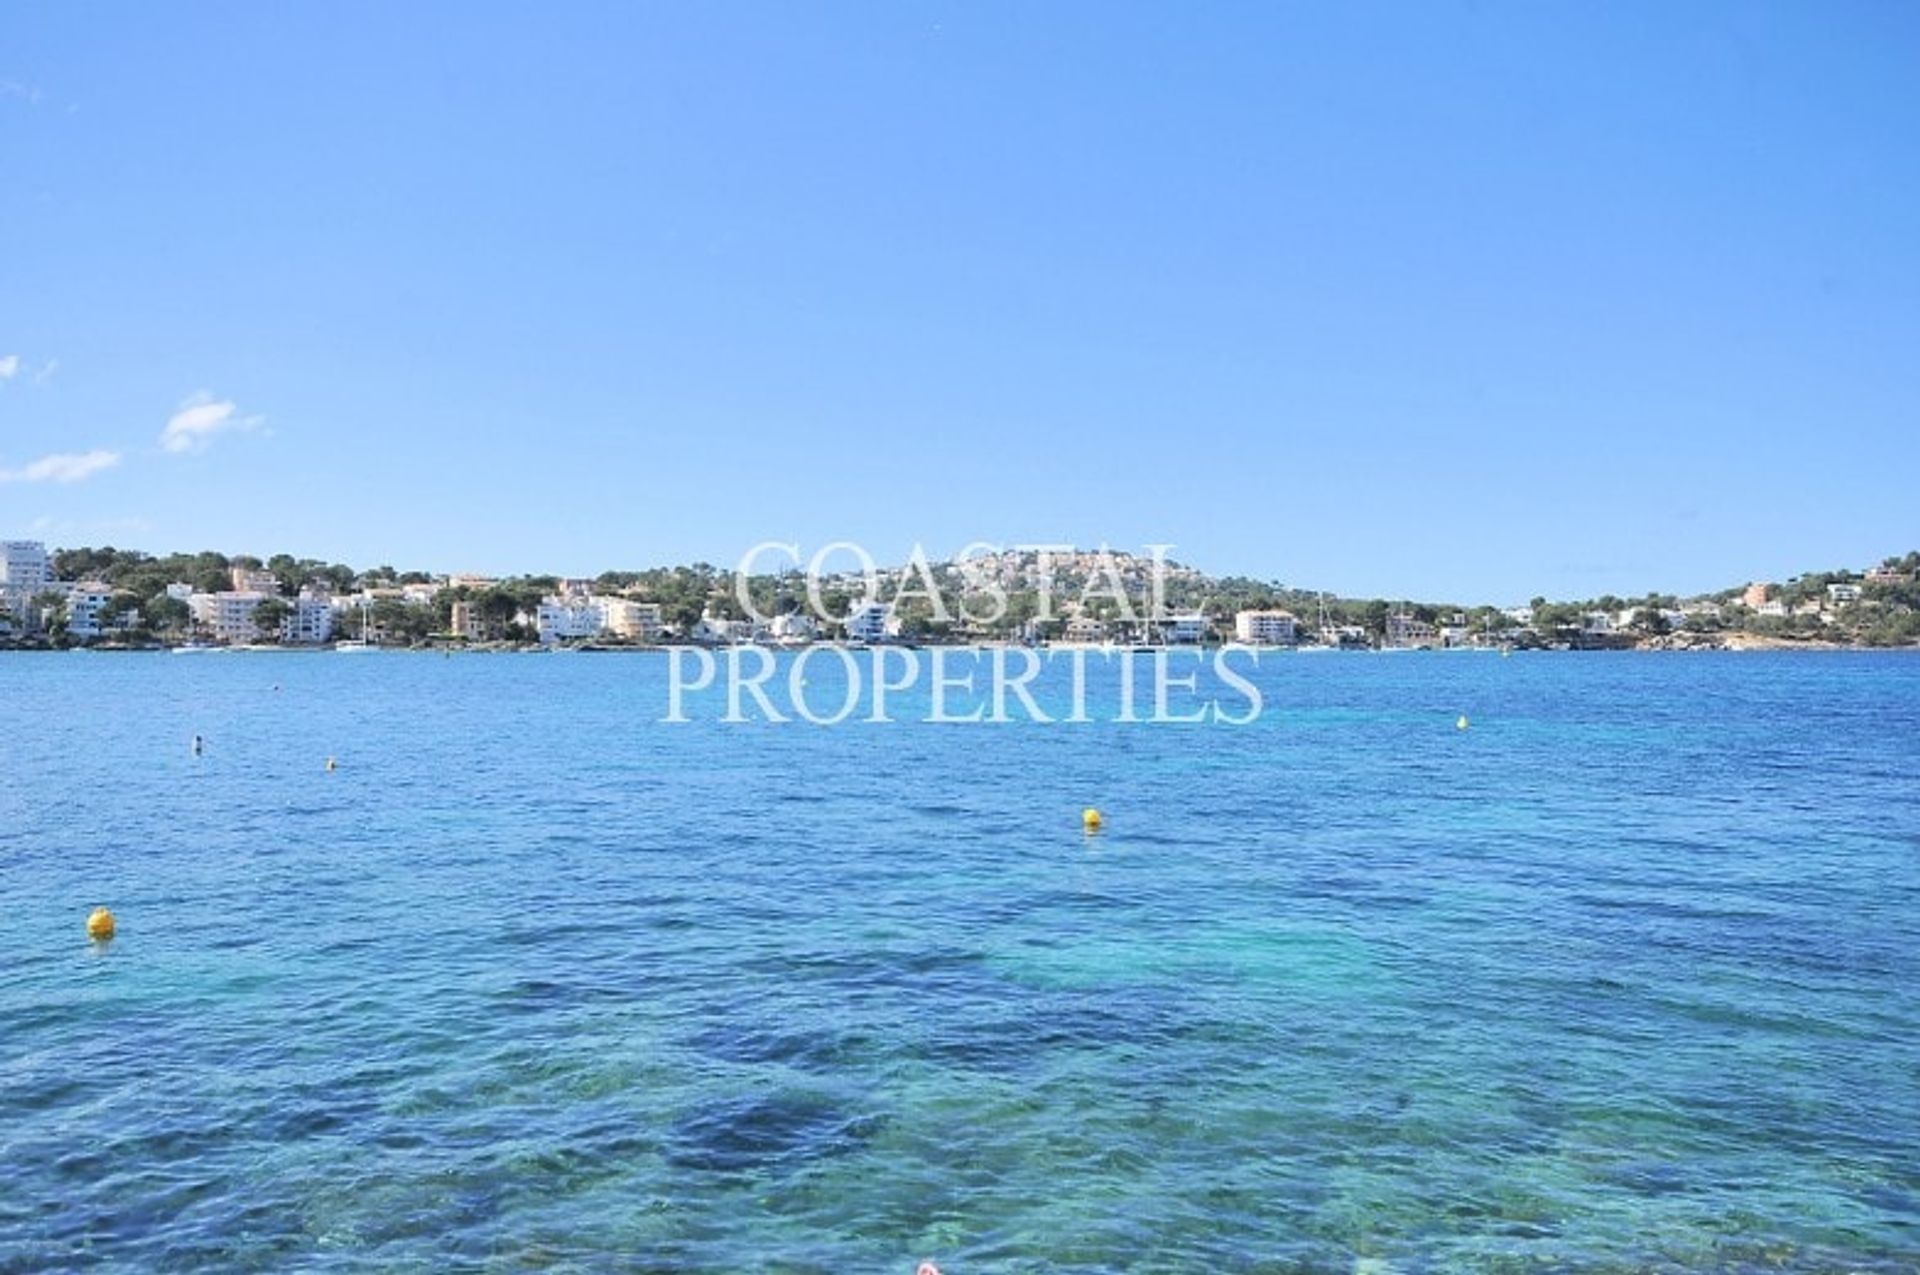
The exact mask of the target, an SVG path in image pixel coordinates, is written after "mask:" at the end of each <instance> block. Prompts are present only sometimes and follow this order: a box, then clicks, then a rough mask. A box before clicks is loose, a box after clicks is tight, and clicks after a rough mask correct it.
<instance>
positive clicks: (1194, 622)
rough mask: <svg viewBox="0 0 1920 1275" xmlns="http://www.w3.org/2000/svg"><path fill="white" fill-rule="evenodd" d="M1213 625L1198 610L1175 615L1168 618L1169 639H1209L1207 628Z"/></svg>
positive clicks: (1174, 640) (1197, 640) (1188, 640)
mask: <svg viewBox="0 0 1920 1275" xmlns="http://www.w3.org/2000/svg"><path fill="white" fill-rule="evenodd" d="M1211 627H1212V626H1211V625H1209V624H1208V623H1207V617H1206V616H1204V615H1202V614H1200V613H1199V612H1198V611H1190V612H1187V613H1186V614H1184V615H1175V616H1172V617H1169V618H1168V620H1167V641H1169V642H1183V643H1184V642H1204V641H1206V640H1207V630H1208V629H1209V628H1211Z"/></svg>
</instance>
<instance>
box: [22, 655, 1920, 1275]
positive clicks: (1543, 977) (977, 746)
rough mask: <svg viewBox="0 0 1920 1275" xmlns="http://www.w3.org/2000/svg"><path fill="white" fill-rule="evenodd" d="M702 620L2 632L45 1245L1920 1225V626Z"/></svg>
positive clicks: (347, 1246)
mask: <svg viewBox="0 0 1920 1275" xmlns="http://www.w3.org/2000/svg"><path fill="white" fill-rule="evenodd" d="M666 671H667V661H666V659H665V658H664V657H662V656H659V655H625V656H620V655H579V654H576V655H565V656H535V655H517V656H507V655H498V656H486V655H462V656H458V657H455V658H441V657H439V656H407V655H397V654H375V655H362V656H358V657H355V658H343V657H341V656H338V655H332V654H310V655H297V654H282V655H272V654H243V653H229V654H206V655H195V656H188V657H180V656H169V655H148V656H142V655H105V654H69V655H44V656H32V655H14V656H0V1269H5V1270H10V1271H11V1270H22V1271H27V1270H42V1269H70V1268H74V1267H82V1266H86V1265H90V1264H93V1263H103V1264H111V1265H116V1266H124V1267H142V1268H171V1269H181V1270H186V1269H236V1270H264V1269H272V1268H287V1267H300V1268H306V1269H316V1268H318V1269H325V1268H356V1269H365V1268H382V1269H388V1268H418V1269H450V1270H451V1269H461V1270H521V1269H553V1270H599V1269H621V1270H632V1271H754V1270H769V1271H772V1270H779V1271H837V1272H854V1271H900V1272H907V1271H910V1270H911V1269H912V1266H913V1263H914V1262H915V1261H917V1260H918V1259H920V1258H923V1257H932V1258H935V1259H937V1260H938V1261H939V1262H940V1263H941V1265H942V1266H943V1268H944V1269H945V1270H946V1271H947V1272H948V1275H967V1273H968V1272H986V1271H993V1272H999V1271H1022V1270H1024V1271H1043V1270H1045V1271H1068V1270H1073V1271H1096V1270H1111V1271H1207V1272H1219V1271H1278V1270H1293V1269H1303V1270H1321V1269H1324V1270H1334V1271H1354V1270H1360V1271H1375V1272H1384V1271H1426V1270H1461V1271H1484V1270H1499V1269H1514V1270H1523V1269H1535V1268H1539V1267H1549V1268H1561V1269H1578V1270H1584V1269H1647V1268H1652V1269H1688V1270H1695V1269H1706V1270H1713V1269H1725V1270H1742V1269H1767V1270H1772V1269H1783V1268H1784V1269H1789V1270H1792V1269H1802V1270H1824V1269H1835V1268H1841V1269H1854V1270H1870V1271H1879V1270H1887V1271H1891V1270H1903V1269H1912V1268H1913V1267H1914V1266H1915V1265H1916V1263H1920V658H1915V657H1913V656H1903V655H1899V654H1888V655H1846V654H1791V653H1790V654H1779V655H1758V654H1748V655H1645V656H1636V655H1607V654H1591V655H1524V654H1523V655H1518V656H1515V657H1513V658H1510V659H1502V658H1499V657H1498V656H1494V655H1478V654H1463V655H1454V654H1431V655H1421V654H1397V655H1352V656H1346V655H1318V656H1316V655H1286V656H1275V657H1270V658H1268V659H1266V660H1264V661H1263V662H1262V665H1261V668H1260V671H1259V673H1258V675H1257V680H1258V682H1259V684H1260V686H1261V688H1262V690H1263V692H1264V695H1265V697H1266V700H1267V707H1266V712H1265V714H1264V715H1263V716H1262V717H1261V719H1260V720H1259V721H1258V722H1257V723H1256V724H1254V725H1252V726H1248V727H1244V728H1239V729H1235V728H1230V727H1224V726H1204V727H1177V726H1150V725H1133V726H1128V725H1114V724H1110V723H1107V724H1102V723H1100V722H1095V723H1090V724H1084V725H1053V726H1038V725H1032V724H1024V725H1023V724H1014V725H998V726H995V725H977V726H955V725H928V724H924V723H919V722H913V721H902V722H896V723H894V724H891V725H861V724H857V723H849V724H847V725H843V726H839V727H834V728H830V729H822V728H814V727H809V726H806V725H803V724H796V725H771V724H768V723H765V722H749V723H746V724H737V725H726V724H719V723H715V722H713V721H711V720H703V721H697V722H693V723H690V724H687V725H663V724H662V723H661V722H660V721H659V719H660V718H661V716H662V715H663V714H664V711H665V704H666V694H665V680H666ZM836 676H837V675H836V674H835V672H834V670H833V666H830V665H823V666H822V667H821V668H820V669H819V670H818V671H817V672H815V673H811V674H810V683H811V684H816V685H826V686H827V687H828V688H829V689H830V688H831V682H832V679H834V678H835V677H836ZM1048 678H1049V679H1050V680H1049V681H1047V682H1046V683H1045V685H1044V686H1043V691H1044V693H1045V695H1048V696H1052V700H1049V701H1048V702H1055V701H1057V700H1058V698H1059V695H1060V694H1061V693H1062V692H1061V688H1060V686H1059V685H1058V680H1059V679H1058V677H1057V676H1056V675H1055V674H1049V675H1048ZM821 679H825V681H824V682H822V681H821ZM1093 694H1094V697H1095V700H1096V702H1102V701H1103V699H1108V698H1111V696H1112V694H1113V687H1112V685H1111V683H1110V682H1096V684H1095V686H1094V690H1093ZM916 706H917V707H919V708H924V706H925V697H924V695H921V696H919V698H918V700H916V699H915V697H914V696H911V695H909V696H907V697H905V698H904V699H903V700H902V701H901V702H900V705H899V708H900V710H901V711H902V712H903V713H904V714H905V715H907V716H912V715H913V712H914V710H915V708H916ZM716 711H717V706H715V705H712V704H709V705H707V707H706V711H705V712H704V716H705V717H706V718H709V719H710V718H711V717H712V716H713V715H714V713H715V712H716ZM1463 713H1464V714H1467V715H1468V716H1469V718H1470V723H1471V726H1470V729H1467V730H1464V731H1462V730H1459V729H1457V728H1456V718H1457V717H1458V716H1459V715H1460V714H1463ZM1096 715H1098V714H1096ZM1108 715H1109V716H1110V715H1111V714H1110V713H1109V714H1108ZM195 734H200V735H202V736H204V737H205V738H206V741H207V744H206V750H205V752H204V754H203V755H201V756H199V757H195V756H193V755H191V753H190V751H189V749H188V746H187V745H188V740H189V739H190V738H191V737H192V736H193V735H195ZM330 755H331V756H335V757H337V758H338V759H339V768H338V769H337V770H336V771H332V772H329V771H327V770H326V768H325V766H324V759H325V758H326V757H328V756H330ZM1088 805H1093V806H1098V807H1099V808H1100V809H1102V810H1103V811H1105V812H1106V815H1107V824H1106V827H1105V830H1104V831H1103V832H1101V833H1100V834H1099V835H1097V836H1093V837H1088V836H1086V835H1084V834H1083V833H1082V831H1081V828H1080V811H1081V808H1082V807H1083V806H1088ZM96 904H107V905H110V906H111V907H113V908H114V909H115V911H116V912H117V914H118V916H119V918H120V935H119V937H118V938H117V939H116V940H115V941H114V942H112V943H111V944H108V945H104V946H95V945H93V944H90V943H89V942H88V941H87V940H86V938H85V936H84V932H83V921H84V919H85V917H86V914H87V911H88V909H90V908H91V907H93V906H94V905H96Z"/></svg>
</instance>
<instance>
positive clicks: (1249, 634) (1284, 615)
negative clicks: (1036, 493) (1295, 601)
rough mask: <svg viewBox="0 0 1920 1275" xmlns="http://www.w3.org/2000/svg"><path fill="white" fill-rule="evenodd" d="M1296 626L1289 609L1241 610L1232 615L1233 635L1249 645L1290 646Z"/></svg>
mask: <svg viewBox="0 0 1920 1275" xmlns="http://www.w3.org/2000/svg"><path fill="white" fill-rule="evenodd" d="M1298 626H1299V621H1298V620H1297V619H1296V618H1295V617H1294V614H1293V612H1291V611H1241V612H1238V613H1236V614H1235V615H1234V617H1233V636H1234V640H1235V641H1238V642H1245V643H1246V644H1247V645H1249V646H1292V645H1293V643H1294V640H1295V638H1296V636H1297V635H1298Z"/></svg>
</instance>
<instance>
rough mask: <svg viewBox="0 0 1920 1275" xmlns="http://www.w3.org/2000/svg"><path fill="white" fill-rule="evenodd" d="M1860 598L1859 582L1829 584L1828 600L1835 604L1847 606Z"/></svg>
mask: <svg viewBox="0 0 1920 1275" xmlns="http://www.w3.org/2000/svg"><path fill="white" fill-rule="evenodd" d="M1859 600H1860V586H1859V585H1857V584H1830V585H1828V586H1827V601H1829V602H1831V603H1833V604H1834V605H1835V606H1847V605H1849V604H1850V603H1854V602H1858V601H1859Z"/></svg>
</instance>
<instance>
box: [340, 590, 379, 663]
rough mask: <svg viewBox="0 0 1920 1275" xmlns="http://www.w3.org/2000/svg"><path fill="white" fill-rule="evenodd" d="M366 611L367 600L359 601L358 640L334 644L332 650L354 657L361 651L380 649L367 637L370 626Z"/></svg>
mask: <svg viewBox="0 0 1920 1275" xmlns="http://www.w3.org/2000/svg"><path fill="white" fill-rule="evenodd" d="M368 609H369V608H368V603H367V600H366V599H365V598H362V599H360V640H359V641H358V642H335V643H334V644H333V649H334V650H336V651H338V652H339V653H340V654H342V655H356V654H359V653H360V652H362V651H377V650H379V649H380V648H379V647H377V646H375V645H374V644H373V641H372V639H371V637H370V636H369V632H370V628H371V624H370V621H369V618H368Z"/></svg>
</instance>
